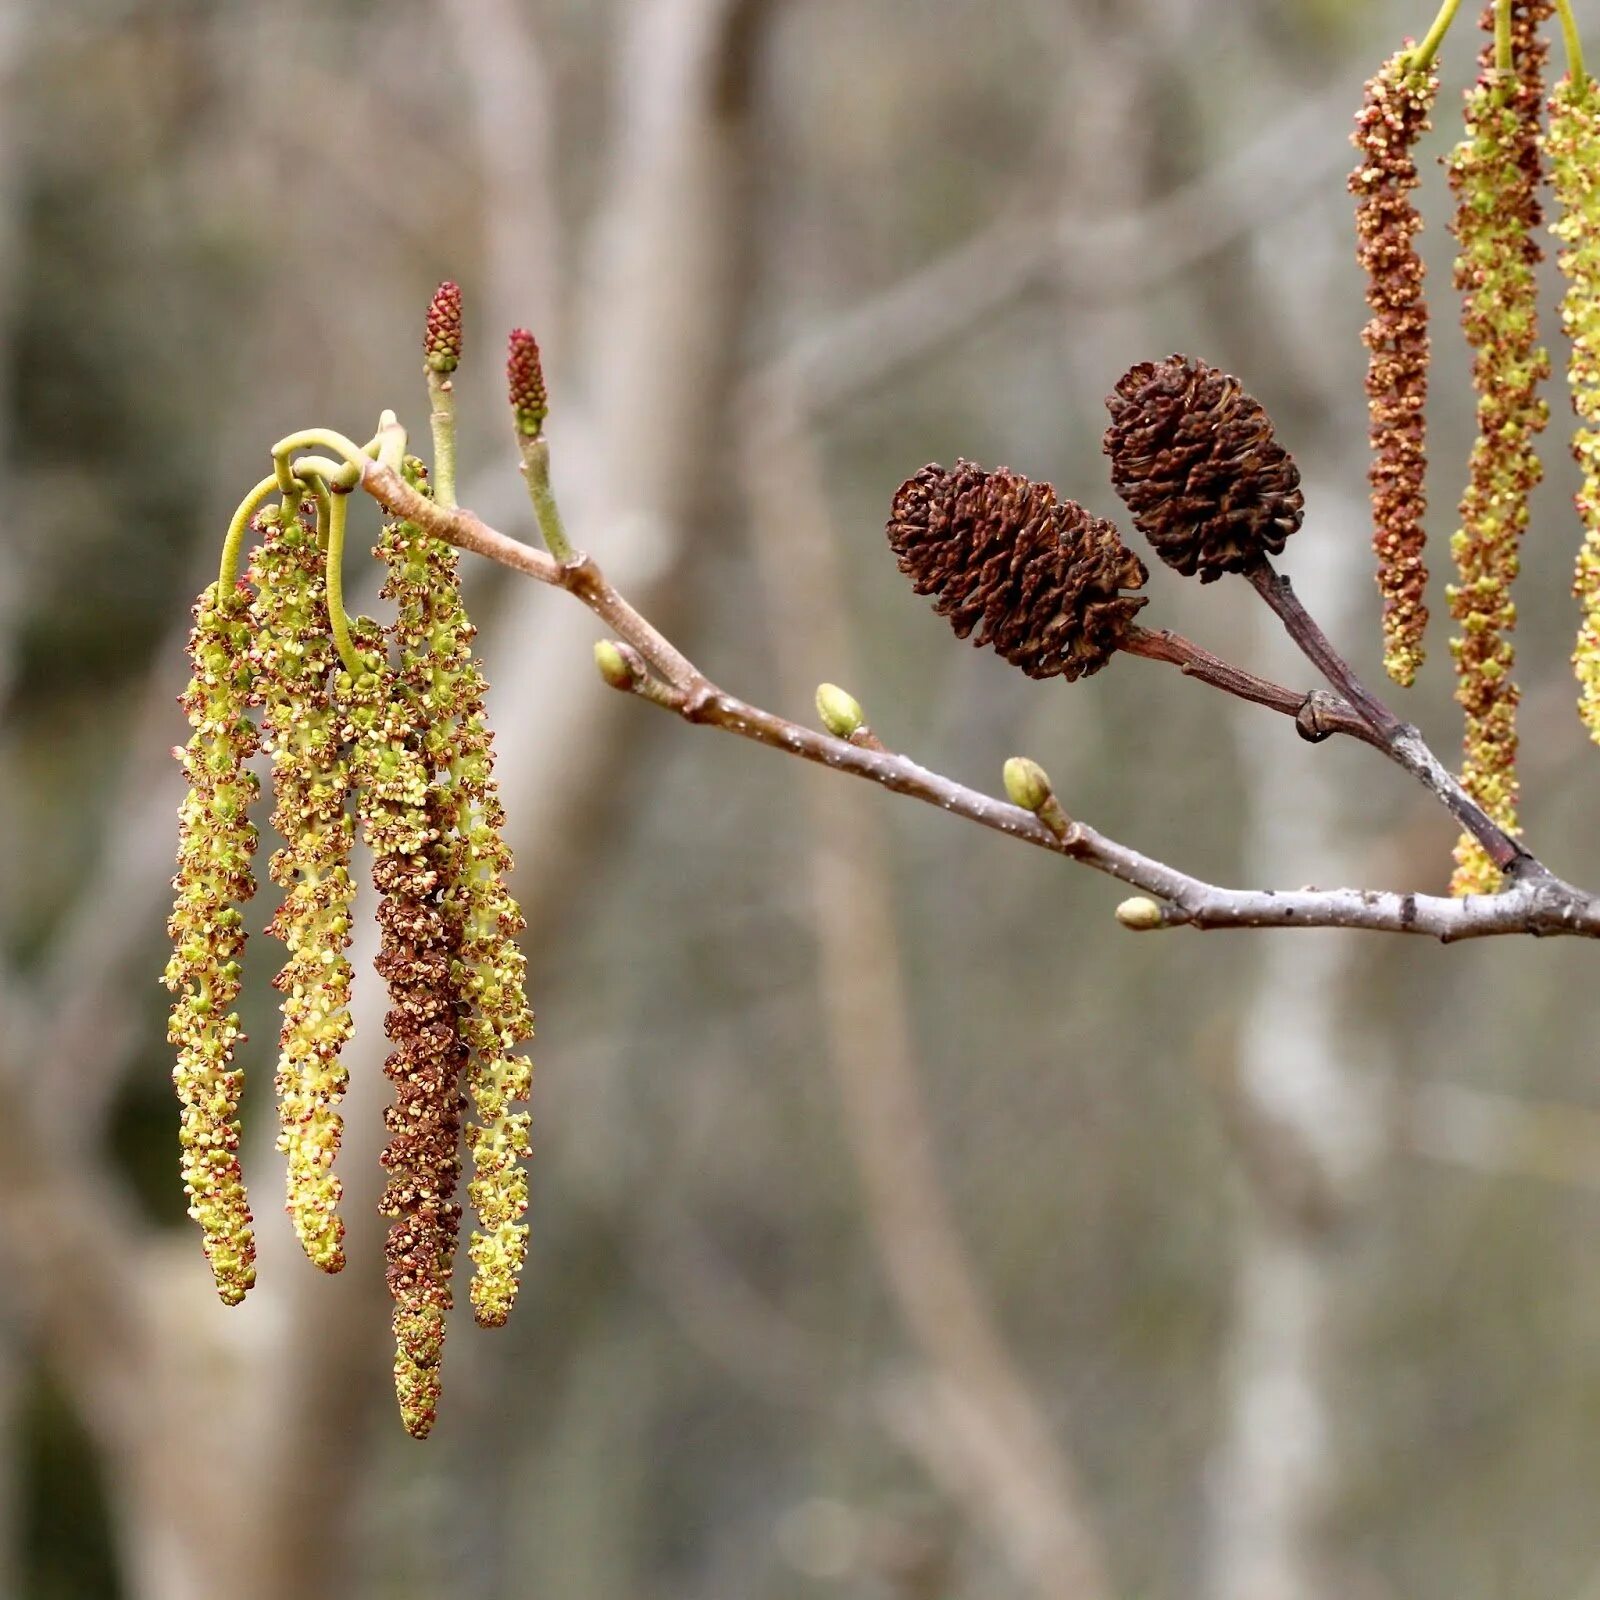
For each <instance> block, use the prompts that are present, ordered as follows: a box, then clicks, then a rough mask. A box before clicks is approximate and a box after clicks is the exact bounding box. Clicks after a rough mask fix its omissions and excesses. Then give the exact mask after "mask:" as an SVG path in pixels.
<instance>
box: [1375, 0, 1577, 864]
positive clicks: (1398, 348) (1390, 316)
mask: <svg viewBox="0 0 1600 1600" xmlns="http://www.w3.org/2000/svg"><path fill="white" fill-rule="evenodd" d="M1557 9H1558V8H1557V6H1556V5H1555V4H1553V3H1552V0H1494V3H1491V4H1489V5H1488V6H1487V7H1486V8H1485V9H1484V10H1483V11H1482V13H1481V16H1480V27H1481V29H1482V31H1483V33H1484V34H1485V36H1486V38H1485V42H1484V44H1483V46H1482V49H1481V51H1480V53H1479V57H1478V69H1479V70H1478V77H1477V81H1476V82H1475V83H1474V84H1473V85H1472V86H1471V87H1470V88H1469V89H1468V90H1467V92H1466V94H1465V97H1464V128H1463V136H1462V138H1461V139H1460V140H1459V142H1458V143H1457V144H1456V145H1455V147H1454V148H1453V149H1452V150H1451V151H1450V152H1449V154H1448V155H1447V156H1446V158H1445V166H1446V169H1447V172H1448V176H1449V181H1450V187H1451V189H1452V190H1453V191H1454V193H1455V199H1456V208H1455V216H1454V219H1453V221H1452V224H1451V231H1452V232H1453V234H1454V235H1455V240H1456V258H1455V268H1454V275H1453V281H1454V287H1455V288H1456V289H1457V291H1458V292H1459V293H1460V295H1461V311H1460V319H1461V326H1462V331H1463V333H1464V334H1465V337H1466V340H1467V343H1468V345H1469V346H1470V347H1471V349H1472V351H1473V367H1472V385H1473V391H1474V394H1475V397H1476V402H1477V438H1476V440H1475V442H1474V444H1473V447H1472V452H1471V456H1470V459H1469V461H1468V466H1467V474H1466V484H1465V487H1464V489H1463V492H1462V495H1461V499H1460V504H1459V521H1458V523H1457V526H1456V530H1455V532H1454V535H1453V537H1452V538H1451V541H1450V552H1451V557H1452V561H1453V565H1454V568H1455V576H1454V582H1452V583H1451V584H1450V585H1449V588H1448V597H1449V602H1450V612H1451V615H1452V617H1453V618H1454V620H1455V622H1456V625H1457V633H1456V636H1455V638H1454V639H1453V640H1452V641H1451V645H1450V652H1451V655H1452V657H1453V659H1454V662H1455V669H1456V677H1457V686H1456V699H1457V700H1458V701H1459V703H1460V705H1461V707H1462V711H1463V714H1464V719H1465V737H1464V745H1463V761H1462V773H1461V778H1462V784H1463V786H1464V787H1465V789H1466V790H1467V792H1468V793H1469V794H1470V795H1471V796H1472V797H1473V799H1474V800H1476V801H1477V802H1478V804H1479V805H1481V806H1482V807H1483V809H1484V810H1485V811H1486V812H1487V813H1488V815H1489V816H1490V817H1491V818H1492V819H1493V820H1494V821H1495V822H1496V823H1497V824H1499V825H1500V826H1501V827H1502V828H1504V829H1505V830H1506V831H1507V832H1510V833H1515V832H1516V831H1517V802H1518V784H1517V776H1516V754H1517V726H1516V713H1517V703H1518V699H1519V693H1518V689H1517V684H1516V680H1515V677H1514V669H1515V664H1516V656H1515V650H1514V647H1513V644H1512V633H1513V630H1514V628H1515V626H1516V620H1517V608H1516V604H1515V602H1514V601H1513V599H1512V584H1513V582H1514V581H1515V579H1516V577H1517V575H1518V571H1519V569H1520V565H1521V542H1522V538H1523V535H1524V533H1525V531H1526V529H1527V526H1528V520H1529V495H1530V493H1531V491H1532V490H1533V489H1534V488H1535V486H1536V485H1537V484H1538V482H1539V480H1540V478H1541V477H1542V475H1543V469H1542V467H1541V464H1540V459H1539V455H1538V450H1537V444H1538V435H1539V434H1540V432H1541V431H1542V430H1543V429H1544V427H1545V426H1546V424H1547V422H1548V420H1549V412H1548V407H1547V404H1546V401H1545V400H1544V398H1543V397H1542V396H1541V394H1540V388H1541V385H1542V384H1543V383H1544V382H1545V380H1546V379H1548V378H1549V376H1550V361H1549V357H1548V355H1547V354H1546V352H1545V350H1544V348H1543V347H1542V346H1541V344H1540V342H1539V303H1538V266H1539V263H1540V261H1541V260H1542V258H1543V250H1542V248H1541V246H1540V242H1539V233H1540V230H1541V227H1542V224H1543V215H1542V210H1541V206H1540V201H1539V190H1540V186H1541V184H1542V183H1543V182H1544V181H1545V180H1546V178H1547V177H1548V180H1549V182H1550V185H1551V188H1552V190H1553V192H1554V195H1555V199H1556V202H1557V206H1558V208H1559V216H1558V219H1557V221H1556V222H1555V223H1554V225H1553V227H1552V229H1551V231H1552V232H1553V233H1554V234H1555V235H1556V237H1557V239H1558V240H1559V241H1560V242H1561V244H1562V246H1563V248H1562V250H1561V252H1560V255H1559V262H1560V266H1561V269H1562V272H1563V275H1564V276H1565V279H1566V286H1567V287H1566V293H1565V298H1564V300H1563V303H1562V324H1563V327H1564V330H1565V331H1566V333H1567V335H1568V337H1569V338H1570V340H1571V341H1572V357H1571V363H1570V366H1569V369H1568V374H1567V376H1568V384H1569V388H1570V391H1571V395H1572V403H1573V406H1574V408H1575V410H1576V412H1577V416H1578V424H1579V426H1578V429H1577V431H1576V434H1575V436H1574V440H1573V450H1574V453H1575V454H1576V456H1577V458H1578V461H1579V464H1580V466H1581V467H1582V469H1583V473H1584V484H1583V488H1582V489H1581V490H1580V492H1579V495H1578V497H1577V505H1578V511H1579V514H1580V517H1581V519H1582V521H1583V524H1584V527H1585V529H1586V539H1585V542H1584V545H1583V550H1582V552H1581V554H1580V555H1579V558H1578V567H1577V576H1576V580H1575V584H1574V591H1575V593H1576V595H1577V597H1578V599H1579V601H1580V602H1581V613H1582V614H1581V618H1580V622H1579V630H1578V644H1577V649H1576V651H1575V653H1574V656H1573V662H1574V665H1575V668H1576V670H1577V675H1578V680H1579V687H1580V695H1579V710H1580V713H1581V715H1582V717H1583V720H1584V722H1585V724H1586V725H1587V726H1588V727H1589V730H1590V732H1591V734H1592V735H1593V736H1594V737H1595V738H1596V739H1597V740H1600V496H1597V494H1596V480H1597V473H1596V467H1595V451H1596V425H1597V423H1600V373H1597V365H1596V363H1597V356H1596V348H1597V325H1596V318H1597V317H1600V309H1597V299H1596V296H1597V292H1600V270H1597V269H1600V202H1597V199H1596V191H1595V185H1596V182H1597V165H1596V163H1597V161H1600V136H1597V124H1596V108H1595V94H1594V86H1593V84H1592V82H1591V81H1590V80H1589V79H1588V77H1587V75H1586V74H1585V72H1584V69H1583V64H1582V60H1581V57H1580V54H1579V52H1578V47H1577V34H1576V29H1575V27H1573V26H1571V17H1570V15H1568V16H1565V17H1564V21H1565V22H1566V23H1567V24H1568V28H1567V43H1568V55H1569V75H1568V76H1567V77H1566V78H1565V79H1564V80H1563V81H1562V82H1561V83H1559V84H1558V85H1557V86H1556V88H1555V90H1554V92H1553V93H1552V94H1551V95H1549V96H1548V97H1547V95H1546V91H1545V86H1544V71H1545V63H1546V60H1547V58H1548V55H1549V45H1548V43H1547V42H1546V40H1545V38H1544V37H1543V33H1544V30H1545V26H1546V24H1547V23H1548V21H1549V19H1550V18H1551V16H1552V15H1553V14H1554V12H1555V11H1556V10H1557ZM1453 15H1454V9H1453V8H1451V7H1447V8H1446V9H1445V11H1444V12H1442V13H1441V16H1440V22H1439V23H1438V24H1436V25H1435V28H1434V31H1433V33H1432V34H1430V36H1429V38H1428V40H1427V41H1425V43H1424V46H1423V47H1420V48H1419V47H1415V46H1412V45H1411V44H1409V43H1408V44H1407V47H1406V48H1405V49H1404V50H1402V51H1400V52H1399V53H1398V54H1397V55H1395V56H1394V57H1393V58H1392V59H1391V60H1389V61H1388V62H1386V63H1385V64H1384V66H1383V67H1382V68H1381V69H1380V70H1379V71H1378V73H1377V74H1376V75H1375V76H1374V77H1373V79H1372V80H1371V81H1370V82H1369V83H1368V85H1367V93H1366V102H1365V104H1364V106H1363V108H1362V110H1361V112H1360V114H1359V115H1358V117H1357V120H1356V131H1355V134H1354V142H1355V144H1356V147H1357V149H1358V150H1359V152H1360V159H1359V161H1358V164H1357V166H1356V169H1355V171H1354V173H1353V174H1352V175H1351V178H1350V188H1351V190H1352V192H1353V193H1354V194H1355V195H1356V196H1357V210H1356V217H1357V255H1358V258H1359V260H1360V263H1361V266H1362V268H1363V270H1364V272H1365V275H1366V281H1367V300H1368V304H1369V305H1370V307H1371V309H1372V313H1373V314H1372V319H1371V321H1370V322H1369V323H1368V324H1367V328H1366V333H1365V339H1366V344H1367V348H1368V351H1369V363H1368V373H1367V394H1368V401H1369V410H1370V424H1371V436H1372V464H1371V473H1370V475H1371V481H1372V519H1373V543H1374V546H1375V548H1376V550H1377V552H1378V586H1379V589H1380V591H1381V592H1382V595H1383V600H1384V613H1383V630H1384V647H1385V657H1384V659H1385V665H1386V666H1387V667H1388V669H1389V672H1390V675H1391V676H1392V677H1394V678H1395V679H1396V681H1398V682H1400V683H1402V684H1409V683H1410V682H1411V681H1412V679H1413V678H1414V677H1415V674H1416V671H1417V668H1418V667H1419V666H1420V664H1421V662H1422V657H1423V650H1422V636H1423V630H1424V628H1425V626H1426V623H1427V608H1426V605H1425V603H1424V593H1425V588H1426V583H1427V570H1426V567H1425V565H1424V562H1423V543H1424V534H1423V517H1424V513H1425V512H1426V509H1427V500H1426V496H1425V492H1424V482H1423V480H1424V473H1425V471H1426V466H1427V457H1426V449H1425V433H1424V417H1423V407H1424V404H1425V401H1426V397H1427V371H1428V357H1429V341H1428V321H1427V308H1426V304H1425V301H1424V298H1423V267H1422V261H1421V258H1420V256H1419V255H1418V253H1417V249H1416V245H1415V238H1416V235H1417V233H1418V231H1419V230H1420V228H1421V219H1420V216H1419V214H1418V212H1417V210H1416V208H1415V206H1414V204H1413V203H1412V200H1411V191H1412V190H1413V189H1415V188H1416V187H1417V184H1418V181H1419V180H1418V174H1417V166H1416V161H1415V157H1414V149H1415V146H1416V143H1417V141H1418V139H1419V138H1420V137H1421V135H1422V134H1423V133H1425V132H1426V131H1427V129H1428V126H1429V122H1428V118H1429V114H1430V112H1431V110H1432V107H1433V103H1434V100H1435V97H1436V95H1437V93H1438V79H1437V78H1436V76H1435V75H1434V73H1433V71H1432V65H1431V63H1432V55H1433V51H1434V49H1436V48H1437V45H1438V42H1439V38H1440V37H1441V36H1442V34H1443V32H1444V29H1445V28H1446V27H1448V24H1449V21H1450V18H1451V17H1452V16H1453ZM1546 113H1548V125H1547V128H1546V129H1544V130H1542V129H1541V119H1542V118H1543V117H1544V116H1545V115H1546ZM1546 167H1548V172H1546ZM1500 884H1501V875H1500V873H1499V871H1498V870H1497V869H1496V868H1495V866H1494V865H1493V864H1492V863H1491V862H1490V860H1489V859H1488V857H1487V855H1486V854H1485V852H1484V850H1483V847H1482V846H1481V845H1480V844H1479V843H1478V842H1477V841H1476V840H1474V839H1472V838H1469V837H1463V838H1462V839H1461V841H1460V843H1459V844H1458V845H1457V847H1456V871H1455V875H1454V877H1453V879H1452V883H1451V887H1452V889H1453V891H1454V892H1455V893H1457V894H1485V893H1493V892H1494V891H1495V890H1497V889H1498V888H1499V887H1500Z"/></svg>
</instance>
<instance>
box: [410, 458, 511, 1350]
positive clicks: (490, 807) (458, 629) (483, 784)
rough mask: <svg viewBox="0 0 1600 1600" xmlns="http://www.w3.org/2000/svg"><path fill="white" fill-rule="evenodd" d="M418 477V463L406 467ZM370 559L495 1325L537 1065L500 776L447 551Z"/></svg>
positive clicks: (484, 1295)
mask: <svg viewBox="0 0 1600 1600" xmlns="http://www.w3.org/2000/svg"><path fill="white" fill-rule="evenodd" d="M408 468H409V469H410V471H411V474H412V476H413V478H414V479H417V478H419V477H420V463H415V462H411V463H408ZM378 553H379V555H380V556H382V557H383V559H384V560H385V561H386V562H387V563H388V566H389V579H388V583H387V585H386V587H385V590H384V593H385V595H386V596H388V597H389V598H390V599H392V600H394V601H395V604H396V608H397V620H396V623H395V630H396V635H397V639H398V643H399V646H400V675H401V681H402V683H404V684H405V685H406V687H407V689H408V691H409V692H410V693H411V694H412V695H413V696H414V697H416V699H417V701H418V703H419V705H420V706H422V707H424V708H425V714H424V715H423V717H422V720H423V724H424V727H425V734H424V748H425V751H426V756H427V760H428V764H429V767H430V770H431V771H432V773H433V774H434V789H435V794H436V797H437V801H438V803H439V805H440V808H441V816H442V821H441V830H442V831H443V832H444V833H445V834H446V836H447V838H448V840H449V847H450V860H449V866H448V868H447V878H446V883H445V886H444V890H443V901H444V905H445V908H446V911H447V915H448V916H449V917H450V919H451V922H452V925H453V928H454V930H455V931H456V933H457V935H458V937H459V941H460V943H459V956H458V960H459V970H460V977H461V991H462V1001H463V1013H462V1017H461V1032H462V1037H463V1039H464V1041H465V1042H466V1044H467V1046H468V1047H469V1049H470V1052H471V1054H470V1060H469V1067H468V1076H467V1087H468V1092H469V1094H470V1095H471V1097H472V1102H473V1108H474V1116H473V1117H472V1119H471V1120H470V1121H469V1123H468V1126H467V1144H468V1147H469V1149H470V1151H471V1153H472V1161H473V1177H472V1179H471V1181H470V1182H469V1184H468V1186H467V1192H468V1197H469V1199H470V1200H471V1203H472V1207H473V1210H474V1211H475V1213H476V1214H477V1219H478V1227H477V1228H476V1229H474V1231H473V1234H472V1238H471V1242H470V1244H469V1246H468V1251H469V1254H470V1255H471V1257H472V1261H473V1269H474V1270H473V1278H472V1290H471V1294H472V1307H473V1315H474V1317H475V1318H476V1320H477V1321H478V1323H479V1324H480V1325H481V1326H484V1327H499V1326H501V1325H502V1324H503V1323H504V1322H505V1321H506V1318H507V1317H508V1315H509V1314H510V1311H511V1307H512V1304H513V1302H514V1301H515V1299H516V1294H517V1283H518V1277H519V1274H520V1272H521V1269H522V1264H523V1260H524V1258H525V1256H526V1254H527V1240H528V1229H527V1226H526V1225H525V1224H524V1223H523V1222H522V1220H521V1218H522V1216H523V1213H524V1212H525V1211H526V1210H527V1205H528V1184H527V1176H526V1173H525V1171H524V1168H523V1162H524V1160H525V1159H526V1157H527V1155H528V1152H529V1142H528V1124H529V1118H528V1114H527V1112H525V1111H522V1110H519V1109H518V1107H519V1106H520V1105H522V1104H523V1103H524V1102H526V1101H527V1099H528V1097H529V1093H530V1091H531V1087H532V1068H531V1067H530V1065H529V1063H528V1060H527V1058H526V1057H525V1056H523V1055H521V1054H519V1053H518V1052H517V1047H518V1046H519V1045H520V1044H521V1043H522V1042H523V1041H524V1040H526V1039H527V1038H528V1037H529V1036H530V1035H531V1034H532V1032H533V1014H532V1012H531V1010H530V1009H529V1007H528V1002H527V997H526V993H525V986H524V978H525V970H526V967H525V961H524V958H523V955H522V952H521V950H520V949H519V948H518V946H517V941H516V936H517V934H518V933H519V932H520V931H521V930H522V928H523V926H524V922H523V918H522V914H521V912H520V910H519V909H518V907H517V904H516V902H515V900H513V899H512V897H511V895H510V893H509V892H508V890H507V888H506V880H507V877H508V875H509V874H510V871H511V866H512V861H511V852H510V851H509V849H508V848H507V846H506V844H505V841H504V839H503V838H502V836H501V828H502V826H503V824H504V813H503V812H502V810H501V808H500V801H499V796H498V791H497V789H496V785H495V779H494V753H493V736H492V735H491V734H490V732H489V729H488V725H487V722H486V720H485V709H484V696H485V692H486V689H487V685H486V684H485V682H484V679H483V675H482V673H481V671H480V670H479V668H478V664H477V662H476V660H475V658H474V657H473V654H472V639H473V636H474V633H475V630H474V628H473V626H472V624H471V623H470V622H469V621H468V619H467V614H466V610H465V607H464V604H463V602H462V596H461V585H460V581H459V575H458V571H457V560H456V553H455V551H454V550H453V549H452V548H451V547H450V546H449V545H448V544H446V543H444V542H443V541H442V540H440V539H437V538H434V537H433V536H432V535H430V534H428V533H426V532H424V530H422V529H421V528H419V527H417V526H416V525H415V524H413V523H407V522H393V523H390V524H389V525H388V526H387V527H386V528H385V530H384V533H383V538H382V542H381V543H380V545H379V547H378Z"/></svg>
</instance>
